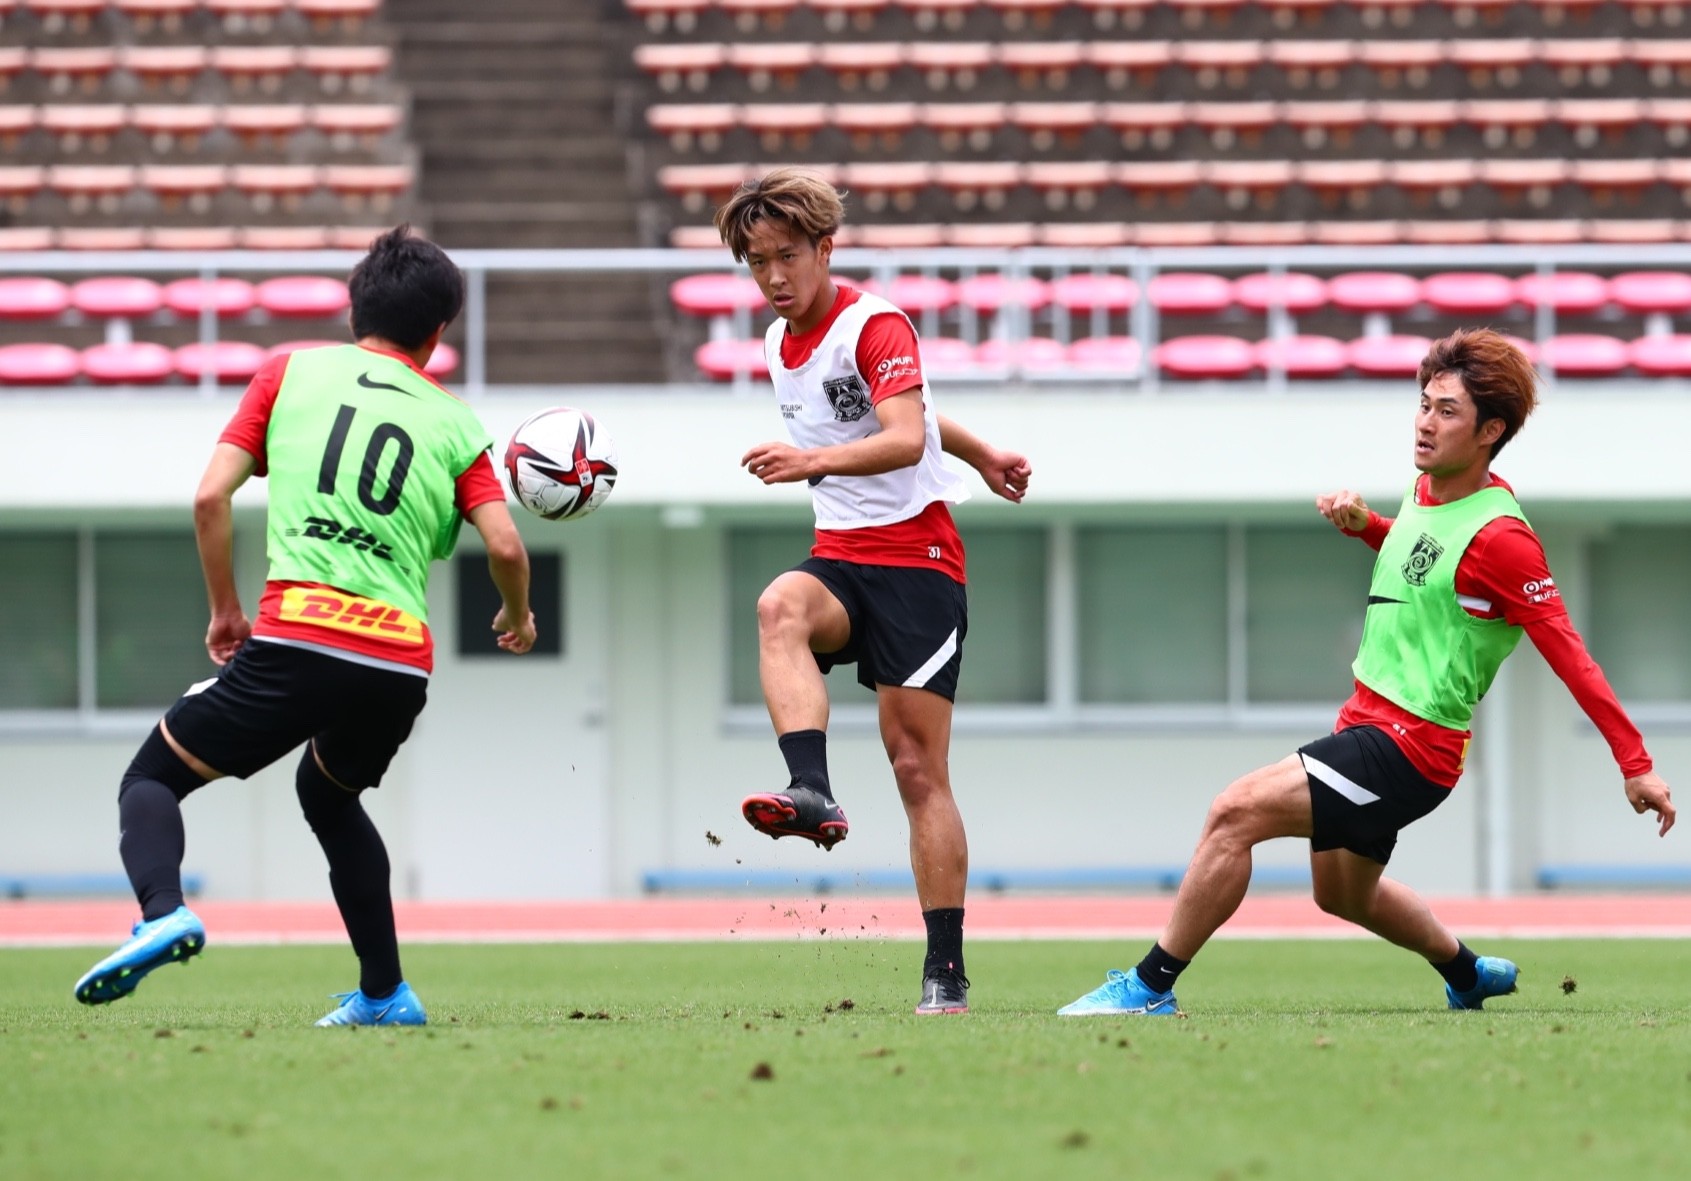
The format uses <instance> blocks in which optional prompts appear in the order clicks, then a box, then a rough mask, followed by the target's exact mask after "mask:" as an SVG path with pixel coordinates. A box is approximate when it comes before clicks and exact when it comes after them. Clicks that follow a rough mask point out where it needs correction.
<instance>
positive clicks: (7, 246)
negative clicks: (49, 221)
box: [0, 226, 58, 251]
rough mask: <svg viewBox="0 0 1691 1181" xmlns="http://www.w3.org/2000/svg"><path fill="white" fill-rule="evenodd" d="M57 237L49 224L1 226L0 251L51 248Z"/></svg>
mask: <svg viewBox="0 0 1691 1181" xmlns="http://www.w3.org/2000/svg"><path fill="white" fill-rule="evenodd" d="M57 238H58V235H57V234H55V233H54V232H53V230H52V229H51V228H50V227H48V226H0V251H18V250H51V249H53V243H54V242H55V241H57Z"/></svg>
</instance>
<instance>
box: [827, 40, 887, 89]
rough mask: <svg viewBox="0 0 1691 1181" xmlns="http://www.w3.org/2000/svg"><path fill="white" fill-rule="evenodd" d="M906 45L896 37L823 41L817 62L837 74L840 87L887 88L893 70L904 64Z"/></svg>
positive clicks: (836, 79)
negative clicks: (892, 39) (845, 41)
mask: <svg viewBox="0 0 1691 1181" xmlns="http://www.w3.org/2000/svg"><path fill="white" fill-rule="evenodd" d="M904 59H905V53H904V45H903V43H901V42H897V41H868V42H862V43H854V44H846V43H844V42H840V41H833V42H824V43H823V44H821V45H818V46H817V47H816V64H817V65H819V66H821V67H822V68H823V69H824V70H826V71H828V73H830V74H832V75H833V76H834V79H835V81H837V82H838V83H839V87H840V89H841V90H847V91H853V90H859V89H862V90H885V89H886V88H887V84H888V83H889V82H891V81H892V75H893V71H894V70H897V69H898V68H899V67H900V66H902V65H903V64H904Z"/></svg>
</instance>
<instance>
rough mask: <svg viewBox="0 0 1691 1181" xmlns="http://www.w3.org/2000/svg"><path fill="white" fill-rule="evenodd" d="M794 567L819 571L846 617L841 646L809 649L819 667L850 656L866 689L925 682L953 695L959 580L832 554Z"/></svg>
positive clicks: (960, 612) (964, 625)
mask: <svg viewBox="0 0 1691 1181" xmlns="http://www.w3.org/2000/svg"><path fill="white" fill-rule="evenodd" d="M794 569H795V570H798V571H800V572H802V573H804V574H809V575H812V576H813V577H815V578H817V579H820V580H821V582H822V585H823V586H825V587H827V588H828V591H829V593H830V594H832V595H833V596H834V597H835V598H836V599H838V600H839V601H840V606H842V607H844V608H845V613H846V618H847V619H849V620H850V621H851V638H850V639H849V640H847V641H846V646H845V647H844V648H841V649H840V650H839V651H838V652H818V653H817V654H816V663H817V664H818V665H819V666H820V667H821V669H822V671H823V672H828V671H829V670H830V669H832V668H833V667H834V666H835V665H837V664H854V663H855V664H856V665H857V682H858V684H860V685H862V686H864V687H865V688H867V689H873V688H875V687H876V686H877V685H895V686H901V687H904V688H910V689H928V690H931V691H932V692H934V693H938V694H939V695H940V696H941V697H943V698H945V699H946V700H947V701H955V700H957V674H958V672H959V671H961V669H962V667H963V640H964V638H965V637H967V636H968V634H969V595H968V591H967V590H966V589H965V588H964V586H963V584H962V583H960V582H957V581H956V580H954V579H952V578H951V577H950V576H949V575H946V574H942V573H941V572H940V571H938V570H929V569H926V568H924V567H920V566H863V565H859V564H858V563H856V562H841V561H837V560H835V559H833V558H806V559H805V560H804V561H802V562H800V563H799V564H798V565H797V566H795V567H794Z"/></svg>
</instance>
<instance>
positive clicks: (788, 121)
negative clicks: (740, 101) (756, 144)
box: [740, 103, 829, 153]
mask: <svg viewBox="0 0 1691 1181" xmlns="http://www.w3.org/2000/svg"><path fill="white" fill-rule="evenodd" d="M740 121H741V122H742V123H743V124H744V125H745V128H746V130H747V131H750V132H751V133H752V134H754V135H756V136H757V137H758V139H759V141H760V142H761V144H762V146H763V149H764V151H766V152H770V153H775V152H780V151H782V150H783V149H784V148H785V147H786V146H788V145H791V146H793V147H795V148H798V149H800V150H802V149H804V148H806V147H808V146H809V144H810V140H811V137H813V136H814V135H815V134H816V133H817V132H819V131H821V130H822V129H823V128H824V127H826V126H828V123H829V118H828V108H827V107H826V106H824V105H823V104H822V103H758V104H756V105H755V106H748V107H741V108H740Z"/></svg>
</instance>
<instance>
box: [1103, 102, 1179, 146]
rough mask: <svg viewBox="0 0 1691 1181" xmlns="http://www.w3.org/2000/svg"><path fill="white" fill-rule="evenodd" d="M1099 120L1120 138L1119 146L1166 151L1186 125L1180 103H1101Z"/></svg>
mask: <svg viewBox="0 0 1691 1181" xmlns="http://www.w3.org/2000/svg"><path fill="white" fill-rule="evenodd" d="M1099 121H1100V122H1102V123H1103V124H1104V126H1106V127H1108V128H1109V129H1110V130H1111V131H1114V132H1115V133H1116V134H1117V135H1118V136H1120V137H1121V143H1122V147H1124V148H1129V149H1132V150H1134V151H1137V150H1139V149H1141V148H1146V147H1151V148H1157V149H1159V150H1166V149H1167V148H1169V147H1170V146H1172V145H1173V143H1174V137H1175V135H1176V134H1177V133H1178V132H1179V131H1180V129H1181V128H1183V127H1185V126H1186V105H1185V104H1184V103H1104V104H1103V105H1102V108H1101V110H1100V112H1099Z"/></svg>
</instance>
